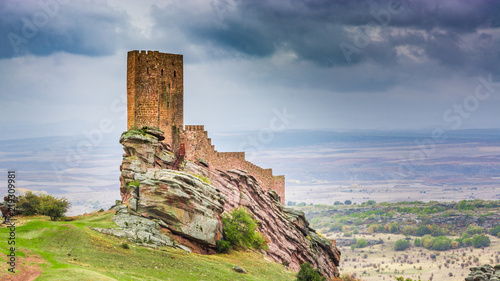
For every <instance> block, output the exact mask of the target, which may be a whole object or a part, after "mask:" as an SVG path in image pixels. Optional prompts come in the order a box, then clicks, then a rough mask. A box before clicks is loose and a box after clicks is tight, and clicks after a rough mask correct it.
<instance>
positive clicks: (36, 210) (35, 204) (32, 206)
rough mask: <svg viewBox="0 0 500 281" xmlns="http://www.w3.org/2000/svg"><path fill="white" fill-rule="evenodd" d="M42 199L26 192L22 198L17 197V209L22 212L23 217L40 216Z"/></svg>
mask: <svg viewBox="0 0 500 281" xmlns="http://www.w3.org/2000/svg"><path fill="white" fill-rule="evenodd" d="M41 204H42V199H41V198H40V196H38V195H35V194H34V193H33V192H31V191H28V192H26V194H25V195H24V196H19V201H18V202H17V209H19V210H21V211H22V214H23V215H25V216H32V215H37V214H40V210H41V207H40V205H41Z"/></svg>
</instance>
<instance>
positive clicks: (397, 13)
mask: <svg viewBox="0 0 500 281" xmlns="http://www.w3.org/2000/svg"><path fill="white" fill-rule="evenodd" d="M212 3H215V4H213V5H212V6H213V8H214V9H213V10H211V11H210V10H207V11H205V12H197V13H193V12H192V11H191V9H186V8H184V9H179V5H180V4H179V3H174V4H172V5H169V6H167V7H165V8H163V9H161V8H160V9H159V10H158V11H156V12H155V13H153V18H155V19H156V24H157V26H156V28H158V29H162V28H164V27H165V26H173V25H175V24H176V23H177V24H178V25H177V28H179V29H181V30H183V31H184V32H185V33H186V34H187V36H189V38H190V40H192V42H194V43H196V44H200V45H204V46H206V47H207V49H208V48H209V46H213V47H214V48H217V49H218V52H219V53H220V50H221V49H222V50H225V52H226V53H225V55H230V56H240V55H244V56H248V57H249V58H252V57H254V58H261V57H270V56H272V55H274V54H276V53H277V52H279V51H280V50H290V51H293V52H294V53H296V54H297V56H298V59H300V60H305V61H310V62H313V63H315V64H316V65H319V66H346V65H354V64H357V63H362V62H368V61H372V62H376V63H378V64H382V65H387V64H394V63H397V62H398V61H399V60H401V59H402V58H403V59H404V56H405V55H406V54H401V53H400V52H398V48H400V47H405V48H409V49H413V50H421V51H422V52H421V53H420V54H419V56H420V57H421V58H428V59H431V60H438V61H439V62H440V63H441V64H443V65H445V66H449V67H457V66H461V67H464V68H469V69H475V70H477V69H480V70H481V69H484V70H486V71H498V70H499V69H498V66H497V65H498V64H494V63H493V62H494V59H495V58H497V57H498V49H499V47H500V43H499V38H498V32H497V33H496V35H495V32H494V31H495V30H497V28H498V23H499V22H500V21H499V18H500V15H499V14H498V11H499V10H500V2H498V1H486V0H484V1H465V0H464V1H453V2H452V1H434V0H428V1H393V2H387V1H362V0H359V1H330V0H328V1H327V0H324V1H280V2H277V1H236V2H230V1H226V0H218V1H215V2H212ZM174 11H175V13H176V14H174ZM369 26H372V27H373V28H371V29H370V28H369ZM479 30H481V31H479ZM480 33H481V35H480ZM366 34H369V37H367V36H366ZM471 35H472V36H471ZM492 36H493V38H492ZM488 40H489V41H488ZM484 41H488V47H486V48H478V47H474V48H471V47H470V46H471V45H476V44H477V43H478V42H484ZM342 46H343V48H344V49H342ZM346 46H347V47H346ZM485 49H486V50H485ZM346 52H352V54H349V55H348V56H349V58H348V59H346Z"/></svg>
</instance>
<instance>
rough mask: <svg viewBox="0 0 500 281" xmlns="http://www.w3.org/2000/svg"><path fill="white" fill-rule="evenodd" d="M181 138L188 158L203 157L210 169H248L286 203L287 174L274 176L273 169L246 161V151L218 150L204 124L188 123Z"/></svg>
mask: <svg viewBox="0 0 500 281" xmlns="http://www.w3.org/2000/svg"><path fill="white" fill-rule="evenodd" d="M180 139H181V142H184V143H185V145H186V155H185V157H186V159H188V160H191V161H195V162H196V161H198V160H200V159H203V161H205V162H207V163H208V164H209V168H210V169H218V170H221V171H227V170H231V169H240V170H244V171H247V172H248V173H249V174H251V175H252V176H254V177H255V179H256V180H257V181H258V182H259V184H260V186H262V187H263V188H264V189H267V190H269V189H272V190H274V191H276V193H277V194H278V195H279V196H280V200H281V203H282V204H285V176H273V170H272V169H263V168H261V167H259V166H257V165H255V164H253V163H251V162H249V161H246V160H245V152H218V151H217V150H215V146H214V145H212V141H211V139H210V138H208V133H207V131H205V130H204V126H202V125H194V126H193V125H191V126H190V125H186V127H185V129H184V131H182V132H181V138H180Z"/></svg>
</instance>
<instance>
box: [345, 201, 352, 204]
mask: <svg viewBox="0 0 500 281" xmlns="http://www.w3.org/2000/svg"><path fill="white" fill-rule="evenodd" d="M344 204H345V205H351V204H352V201H351V200H345V201H344Z"/></svg>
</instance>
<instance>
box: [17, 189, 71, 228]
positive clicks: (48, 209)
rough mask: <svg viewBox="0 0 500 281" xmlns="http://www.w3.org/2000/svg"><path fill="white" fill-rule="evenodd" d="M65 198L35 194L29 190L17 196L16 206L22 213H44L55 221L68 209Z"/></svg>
mask: <svg viewBox="0 0 500 281" xmlns="http://www.w3.org/2000/svg"><path fill="white" fill-rule="evenodd" d="M69 205H70V203H69V201H68V200H67V199H66V198H55V197H54V196H52V195H45V194H42V195H36V194H33V193H32V192H31V191H28V192H26V194H25V195H24V196H20V197H19V202H18V208H19V209H21V211H22V214H23V215H27V216H30V215H44V216H49V217H50V219H51V220H53V221H55V220H57V219H59V218H61V217H63V216H64V214H65V213H66V212H67V211H68V209H69Z"/></svg>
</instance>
